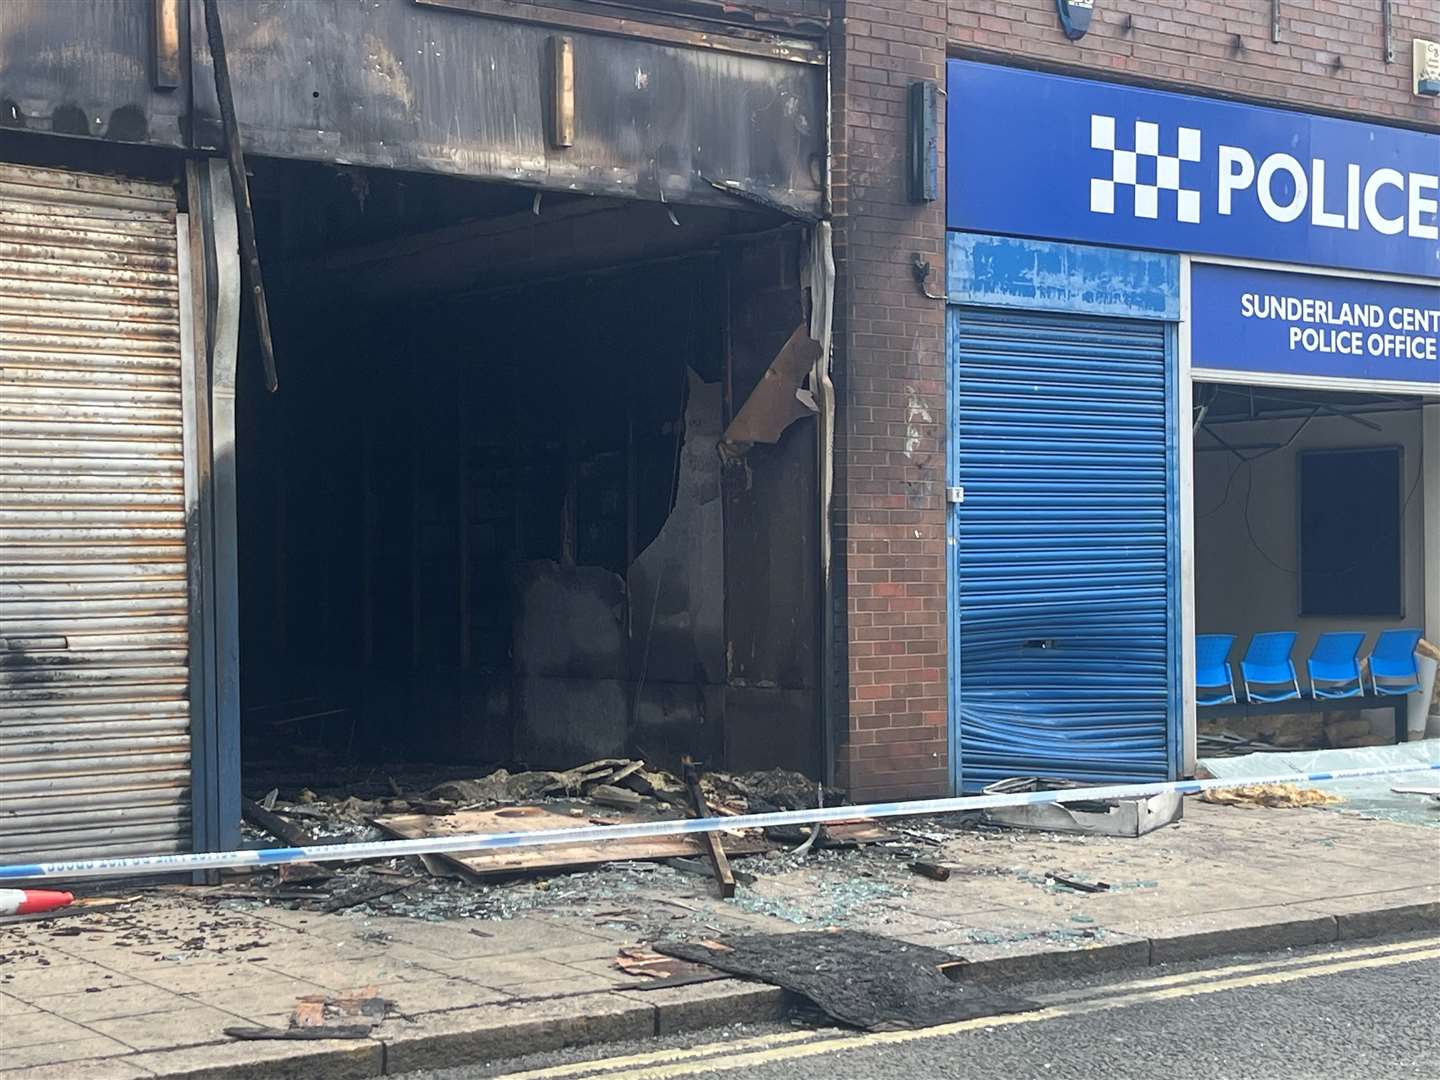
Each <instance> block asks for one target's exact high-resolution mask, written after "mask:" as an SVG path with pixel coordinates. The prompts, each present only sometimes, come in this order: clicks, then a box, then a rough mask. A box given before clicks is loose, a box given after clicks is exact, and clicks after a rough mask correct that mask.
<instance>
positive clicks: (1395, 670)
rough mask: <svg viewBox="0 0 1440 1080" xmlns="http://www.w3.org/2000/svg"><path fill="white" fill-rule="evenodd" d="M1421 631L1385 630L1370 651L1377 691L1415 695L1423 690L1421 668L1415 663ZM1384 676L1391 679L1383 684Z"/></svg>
mask: <svg viewBox="0 0 1440 1080" xmlns="http://www.w3.org/2000/svg"><path fill="white" fill-rule="evenodd" d="M1420 633H1421V632H1420V631H1419V630H1386V631H1385V632H1384V633H1383V634H1381V635H1380V637H1379V639H1378V640H1376V642H1375V648H1373V649H1372V650H1370V685H1372V686H1373V687H1375V692H1376V693H1377V694H1393V695H1395V696H1397V697H1398V696H1400V695H1402V694H1415V693H1418V692H1419V690H1420V669H1419V667H1418V666H1417V665H1416V663H1415V646H1416V645H1419V644H1420ZM1381 679H1388V680H1391V681H1389V682H1385V683H1382V682H1381V681H1380V680H1381Z"/></svg>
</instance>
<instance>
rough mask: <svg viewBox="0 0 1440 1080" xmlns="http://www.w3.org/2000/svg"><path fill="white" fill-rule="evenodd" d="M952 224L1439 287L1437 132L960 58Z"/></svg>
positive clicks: (950, 108)
mask: <svg viewBox="0 0 1440 1080" xmlns="http://www.w3.org/2000/svg"><path fill="white" fill-rule="evenodd" d="M948 83H949V98H948V103H947V116H946V139H947V183H946V198H947V222H948V225H949V227H950V228H952V229H961V230H965V231H971V232H992V233H1006V234H1010V235H1017V236H1031V237H1041V238H1046V239H1056V240H1080V241H1086V242H1089V243H1098V244H1112V245H1119V246H1123V247H1132V248H1151V249H1155V250H1161V251H1184V252H1193V253H1197V254H1213V255H1232V256H1239V257H1247V258H1259V259H1266V260H1270V261H1274V262H1293V263H1300V264H1304V265H1314V266H1331V267H1344V268H1350V269H1357V270H1377V271H1388V272H1391V273H1397V274H1413V275H1419V276H1423V277H1437V278H1440V135H1429V134H1425V133H1423V132H1418V131H1406V130H1403V129H1400V128H1392V127H1383V126H1379V125H1373V124H1361V123H1357V122H1354V121H1350V120H1333V119H1330V118H1328V117H1322V116H1309V115H1305V114H1303V113H1296V112H1287V111H1284V110H1281V109H1265V108H1259V107H1256V106H1251V105H1240V104H1235V103H1233V102H1225V101H1214V100H1210V99H1208V98H1200V97H1191V96H1189V95H1186V94H1172V93H1165V92H1162V91H1158V90H1144V89H1139V88H1136V87H1131V86H1117V85H1114V84H1110V83H1099V82H1091V81H1089V80H1085V79H1072V78H1067V77H1064V76H1059V75H1046V74H1042V73H1039V72H1033V71H1021V70H1017V69H1014V68H1005V67H996V66H994V65H991V64H979V63H974V62H971V61H965V60H952V61H950V64H949V78H948Z"/></svg>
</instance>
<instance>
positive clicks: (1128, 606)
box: [949, 307, 1177, 790]
mask: <svg viewBox="0 0 1440 1080" xmlns="http://www.w3.org/2000/svg"><path fill="white" fill-rule="evenodd" d="M949 318H950V326H949V333H950V342H949V352H950V357H951V363H952V364H953V372H952V384H951V385H952V387H953V393H954V401H955V408H954V409H953V410H952V413H953V417H954V419H953V420H952V423H953V424H954V428H953V432H954V437H955V440H956V442H955V452H956V455H957V457H956V473H957V477H958V482H959V483H960V484H961V485H962V486H963V487H964V502H963V503H961V504H960V505H958V506H956V507H955V508H954V509H953V511H952V512H953V513H954V514H955V515H956V517H955V519H954V522H953V527H954V534H953V535H954V536H955V538H956V545H955V549H954V558H955V565H954V567H953V572H954V574H955V581H956V592H955V595H956V597H957V599H958V604H959V612H958V624H957V627H956V634H957V639H956V640H957V643H958V675H959V678H958V696H959V708H958V717H959V742H960V747H959V749H960V754H959V756H960V770H961V782H962V786H963V787H964V788H965V789H967V790H973V789H975V788H978V787H981V786H983V785H985V784H988V783H992V782H993V781H995V780H998V779H1002V778H1004V777H1009V776H1033V775H1039V776H1057V777H1066V778H1072V779H1077V780H1093V781H1107V780H1108V781H1125V780H1146V779H1155V778H1161V779H1163V778H1165V777H1166V776H1167V775H1168V774H1169V773H1170V772H1171V764H1170V763H1171V756H1172V734H1171V730H1172V722H1173V721H1174V717H1175V709H1174V701H1173V699H1174V690H1175V682H1174V666H1175V663H1176V660H1175V638H1176V633H1177V629H1176V626H1175V610H1176V609H1175V596H1176V593H1175V586H1174V584H1173V583H1174V581H1175V575H1174V572H1173V571H1174V561H1175V558H1176V554H1175V552H1176V547H1175V540H1176V533H1175V510H1174V505H1175V503H1174V495H1175V492H1174V491H1173V485H1174V480H1173V479H1172V478H1173V476H1174V472H1173V470H1172V468H1171V465H1172V461H1173V453H1174V438H1173V434H1172V433H1173V430H1174V425H1173V417H1172V414H1171V412H1170V408H1171V406H1170V404H1169V403H1170V402H1171V401H1172V400H1173V395H1172V394H1171V392H1170V390H1171V386H1170V383H1171V378H1170V374H1169V364H1168V360H1167V352H1166V341H1165V338H1166V328H1165V326H1164V324H1162V323H1149V322H1132V321H1126V320H1120V319H1100V318H1082V317H1075V316H1068V315H1047V314H1039V313H1028V312H997V311H988V310H978V309H968V308H962V307H955V308H952V309H951V310H950V315H949Z"/></svg>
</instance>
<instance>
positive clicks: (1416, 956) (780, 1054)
mask: <svg viewBox="0 0 1440 1080" xmlns="http://www.w3.org/2000/svg"><path fill="white" fill-rule="evenodd" d="M1435 959H1440V948H1437V949H1426V950H1422V951H1419V952H1403V953H1396V954H1393V955H1384V956H1372V957H1366V958H1361V959H1352V960H1346V961H1341V962H1339V963H1317V964H1315V965H1313V966H1311V967H1297V968H1293V969H1291V970H1281V971H1270V972H1264V973H1259V974H1250V975H1242V976H1238V977H1236V978H1230V979H1220V980H1215V981H1203V982H1198V983H1195V984H1193V985H1184V986H1171V987H1163V988H1159V989H1154V990H1148V991H1141V992H1139V993H1135V994H1127V995H1124V996H1120V997H1107V998H1101V999H1099V1000H1096V1001H1090V1002H1077V1003H1075V1004H1072V1005H1052V1006H1047V1007H1045V1008H1042V1009H1037V1010H1035V1011H1033V1012H1028V1013H1015V1014H1013V1015H1009V1016H984V1017H979V1018H977V1019H975V1020H961V1021H959V1022H957V1023H953V1024H941V1025H938V1026H936V1027H928V1028H922V1029H920V1030H917V1031H880V1032H870V1033H868V1034H864V1035H845V1036H841V1037H839V1038H824V1039H817V1040H814V1041H810V1042H804V1043H801V1044H800V1045H789V1046H787V1045H772V1046H770V1047H766V1048H763V1049H757V1050H754V1051H752V1052H749V1053H739V1054H737V1053H735V1052H734V1051H735V1049H736V1046H735V1044H724V1043H712V1044H710V1046H709V1047H708V1053H709V1054H711V1055H715V1054H723V1055H724V1056H723V1057H713V1056H711V1057H701V1056H700V1052H701V1051H702V1050H704V1049H707V1048H702V1047H691V1048H689V1049H688V1050H684V1051H674V1052H673V1053H674V1054H676V1055H678V1054H682V1053H683V1054H685V1055H686V1058H685V1059H683V1060H682V1059H681V1058H679V1057H678V1056H677V1057H667V1056H666V1052H664V1051H660V1052H658V1053H656V1054H655V1055H652V1056H651V1060H650V1061H648V1062H647V1063H646V1064H644V1065H641V1067H639V1068H633V1069H630V1068H625V1067H621V1068H620V1069H614V1070H612V1069H611V1068H609V1065H610V1063H609V1062H603V1061H596V1062H589V1063H588V1065H589V1067H590V1068H591V1069H593V1070H595V1075H596V1076H603V1077H605V1078H606V1080H670V1078H672V1077H678V1076H695V1075H698V1074H702V1073H710V1072H731V1071H733V1070H736V1069H747V1068H751V1067H753V1066H757V1065H767V1064H773V1063H775V1062H780V1061H794V1060H797V1059H799V1058H806V1057H815V1056H817V1055H820V1054H830V1053H837V1052H843V1051H850V1050H864V1049H869V1048H873V1047H882V1046H899V1045H903V1044H905V1043H911V1042H918V1041H921V1040H924V1039H940V1038H945V1037H946V1036H950V1035H959V1034H963V1033H964V1032H967V1031H977V1030H982V1029H993V1028H1000V1027H1009V1026H1012V1025H1015V1024H1034V1023H1040V1022H1043V1021H1046V1020H1058V1019H1061V1018H1062V1017H1067V1016H1083V1015H1086V1014H1089V1013H1097V1012H1107V1011H1109V1010H1111V1009H1120V1008H1127V1007H1129V1006H1131V1005H1140V1004H1145V1003H1148V1002H1154V1001H1168V1000H1173V999H1175V998H1182V997H1192V996H1198V995H1201V994H1215V993H1220V992H1221V991H1225V990H1241V989H1247V988H1251V987H1260V986H1275V985H1279V984H1282V983H1288V982H1297V981H1299V980H1301V979H1313V978H1317V977H1320V976H1323V975H1338V974H1342V973H1344V972H1347V971H1359V970H1362V969H1366V968H1378V967H1390V966H1394V965H1396V964H1405V963H1411V962H1413V961H1416V960H1435ZM1242 966H1243V965H1242ZM1197 974H1200V973H1197ZM645 1056H646V1055H636V1057H645ZM697 1057H698V1058H700V1059H699V1060H696V1058H697ZM533 1075H537V1074H530V1073H521V1074H517V1075H516V1076H515V1077H512V1078H510V1080H519V1078H520V1077H529V1076H533ZM539 1075H544V1074H539Z"/></svg>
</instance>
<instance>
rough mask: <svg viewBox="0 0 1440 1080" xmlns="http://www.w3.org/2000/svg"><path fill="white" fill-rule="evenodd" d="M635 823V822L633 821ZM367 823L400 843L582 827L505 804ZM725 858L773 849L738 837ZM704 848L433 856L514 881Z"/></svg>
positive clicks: (647, 844)
mask: <svg viewBox="0 0 1440 1080" xmlns="http://www.w3.org/2000/svg"><path fill="white" fill-rule="evenodd" d="M637 820H638V819H637ZM372 822H373V824H374V825H375V826H376V827H377V828H379V829H381V830H383V831H384V832H386V833H388V834H390V835H391V836H398V837H400V838H401V839H405V840H415V839H420V838H421V837H426V836H454V835H456V834H460V833H511V832H535V831H542V830H546V829H570V828H575V827H577V826H579V825H581V824H583V820H582V819H577V818H575V817H572V816H571V815H569V814H565V813H560V812H557V811H555V810H552V809H549V808H548V807H543V806H509V807H504V808H503V809H499V810H461V811H457V812H456V813H453V814H446V815H445V816H443V817H432V816H429V815H427V814H391V815H386V816H384V817H377V818H373V819H372ZM727 844H728V848H729V851H730V853H731V854H737V855H738V854H747V855H748V854H753V853H756V852H760V851H767V850H769V849H770V848H771V847H772V846H773V845H771V844H770V843H768V842H767V841H766V840H765V839H764V837H763V836H759V835H756V836H744V837H737V838H734V839H732V840H729V841H727ZM702 854H704V846H703V845H702V844H701V843H700V841H699V840H697V839H695V838H694V837H691V836H656V837H648V838H641V839H636V840H614V841H606V842H603V843H588V844H562V845H551V846H547V847H534V848H507V849H496V850H493V851H491V850H485V851H462V852H454V853H448V854H443V855H436V856H434V857H435V858H438V859H444V860H445V861H446V862H448V863H450V864H451V865H454V866H457V867H459V868H460V869H461V870H462V871H464V872H465V873H466V874H468V875H473V876H474V877H476V878H480V879H493V878H501V877H517V876H523V875H527V874H542V873H556V872H559V871H563V870H583V869H586V868H588V867H593V866H599V865H600V864H602V863H609V862H658V861H662V860H664V859H673V858H686V857H689V858H696V857H698V856H700V855H702Z"/></svg>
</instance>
